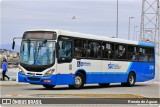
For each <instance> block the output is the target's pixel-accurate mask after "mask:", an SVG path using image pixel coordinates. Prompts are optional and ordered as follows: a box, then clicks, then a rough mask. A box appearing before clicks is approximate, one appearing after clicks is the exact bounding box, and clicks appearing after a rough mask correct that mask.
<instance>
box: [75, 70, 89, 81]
mask: <svg viewBox="0 0 160 107" xmlns="http://www.w3.org/2000/svg"><path fill="white" fill-rule="evenodd" d="M77 73H81V74H82V75H83V76H84V78H85V83H86V78H87V75H86V71H85V70H84V69H78V70H77V71H76V72H75V76H76V75H77Z"/></svg>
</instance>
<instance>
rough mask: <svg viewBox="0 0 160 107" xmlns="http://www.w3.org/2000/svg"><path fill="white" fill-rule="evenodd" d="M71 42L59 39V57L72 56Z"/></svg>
mask: <svg viewBox="0 0 160 107" xmlns="http://www.w3.org/2000/svg"><path fill="white" fill-rule="evenodd" d="M71 53H72V42H71V41H59V57H61V58H62V57H65V58H71V56H72V54H71Z"/></svg>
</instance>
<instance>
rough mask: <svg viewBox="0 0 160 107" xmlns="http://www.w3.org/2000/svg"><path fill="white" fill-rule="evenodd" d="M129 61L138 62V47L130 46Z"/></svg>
mask: <svg viewBox="0 0 160 107" xmlns="http://www.w3.org/2000/svg"><path fill="white" fill-rule="evenodd" d="M127 53H128V54H127V56H128V60H129V61H138V60H139V58H138V54H137V47H136V46H130V45H129V46H128V52H127Z"/></svg>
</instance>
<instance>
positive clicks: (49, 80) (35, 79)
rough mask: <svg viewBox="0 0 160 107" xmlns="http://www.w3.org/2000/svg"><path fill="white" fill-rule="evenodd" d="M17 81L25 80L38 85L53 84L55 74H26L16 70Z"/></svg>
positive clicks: (54, 82)
mask: <svg viewBox="0 0 160 107" xmlns="http://www.w3.org/2000/svg"><path fill="white" fill-rule="evenodd" d="M18 82H25V83H30V84H39V85H44V84H47V85H55V84H56V75H51V76H48V77H47V76H46V77H45V76H28V75H23V74H21V73H20V72H18Z"/></svg>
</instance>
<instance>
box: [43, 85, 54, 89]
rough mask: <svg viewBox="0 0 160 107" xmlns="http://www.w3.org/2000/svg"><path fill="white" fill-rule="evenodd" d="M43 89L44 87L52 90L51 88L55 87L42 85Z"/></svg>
mask: <svg viewBox="0 0 160 107" xmlns="http://www.w3.org/2000/svg"><path fill="white" fill-rule="evenodd" d="M43 87H45V88H47V89H52V88H53V87H55V85H43Z"/></svg>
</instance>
